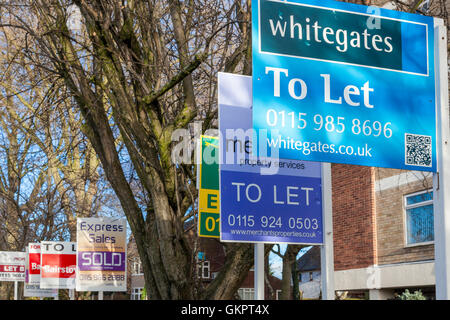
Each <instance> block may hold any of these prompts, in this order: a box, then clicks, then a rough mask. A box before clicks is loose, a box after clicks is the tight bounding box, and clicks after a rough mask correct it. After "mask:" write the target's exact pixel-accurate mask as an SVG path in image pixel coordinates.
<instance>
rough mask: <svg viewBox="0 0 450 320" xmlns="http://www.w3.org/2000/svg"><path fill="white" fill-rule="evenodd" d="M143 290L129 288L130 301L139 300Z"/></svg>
mask: <svg viewBox="0 0 450 320" xmlns="http://www.w3.org/2000/svg"><path fill="white" fill-rule="evenodd" d="M143 289H144V288H138V287H135V288H131V300H141V297H142V290H143Z"/></svg>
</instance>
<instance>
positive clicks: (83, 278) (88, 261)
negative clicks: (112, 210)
mask: <svg viewBox="0 0 450 320" xmlns="http://www.w3.org/2000/svg"><path fill="white" fill-rule="evenodd" d="M126 233H127V227H126V221H125V220H124V219H112V218H78V219H77V278H76V290H77V291H126V284H127V274H126V266H127V258H126Z"/></svg>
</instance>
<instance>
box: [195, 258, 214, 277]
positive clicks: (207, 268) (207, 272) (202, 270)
mask: <svg viewBox="0 0 450 320" xmlns="http://www.w3.org/2000/svg"><path fill="white" fill-rule="evenodd" d="M197 276H198V277H199V278H202V279H209V278H211V263H210V262H209V260H205V261H197Z"/></svg>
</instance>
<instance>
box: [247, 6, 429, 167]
mask: <svg viewBox="0 0 450 320" xmlns="http://www.w3.org/2000/svg"><path fill="white" fill-rule="evenodd" d="M252 10H253V11H252V15H253V21H252V25H253V30H252V32H253V128H254V129H255V130H256V131H257V132H259V133H258V134H259V135H260V137H261V131H265V133H264V134H265V137H266V142H267V147H268V148H269V149H271V150H277V153H278V154H279V157H280V158H284V159H297V160H309V161H320V162H332V163H347V164H356V165H366V166H376V167H387V168H398V169H407V170H422V171H433V172H435V171H436V123H435V122H436V111H435V109H436V108H435V70H434V21H433V18H431V17H426V16H421V15H415V14H409V13H404V12H398V11H392V10H385V9H375V8H373V7H367V6H361V5H355V4H350V3H343V2H338V1H331V0H324V1H320V2H319V1H312V0H289V1H279V0H256V1H253V3H252Z"/></svg>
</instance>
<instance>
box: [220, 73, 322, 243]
mask: <svg viewBox="0 0 450 320" xmlns="http://www.w3.org/2000/svg"><path fill="white" fill-rule="evenodd" d="M251 82H252V81H251V77H245V76H238V75H232V74H224V73H219V129H220V137H221V139H220V147H219V154H220V156H219V158H220V239H221V241H232V242H266V243H281V242H284V243H304V244H321V243H322V242H323V231H322V230H323V228H322V188H321V164H320V163H317V162H309V161H297V160H286V159H280V158H269V157H254V156H253V155H252V148H253V144H252V142H253V135H252V129H251V126H252V111H251V92H252V91H251ZM239 91H240V92H239ZM238 92H239V93H238Z"/></svg>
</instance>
